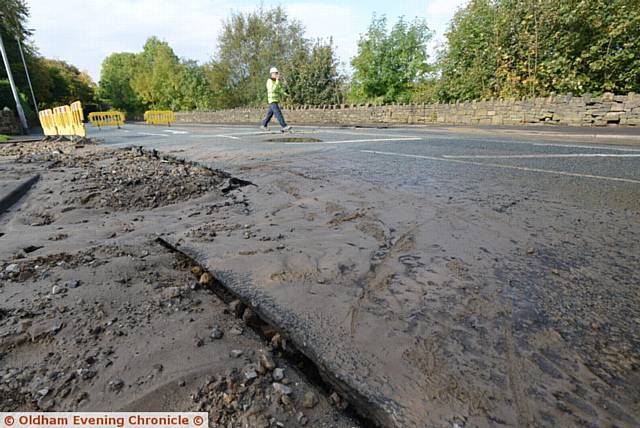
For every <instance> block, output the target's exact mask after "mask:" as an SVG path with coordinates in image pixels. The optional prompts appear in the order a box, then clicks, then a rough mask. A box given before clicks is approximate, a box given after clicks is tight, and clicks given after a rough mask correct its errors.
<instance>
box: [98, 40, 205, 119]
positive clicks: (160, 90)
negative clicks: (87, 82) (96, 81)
mask: <svg viewBox="0 0 640 428" xmlns="http://www.w3.org/2000/svg"><path fill="white" fill-rule="evenodd" d="M98 93H99V98H100V100H101V101H102V102H103V103H104V104H106V105H107V106H109V107H110V108H114V109H117V110H124V111H126V112H128V113H130V114H135V115H139V114H141V113H142V112H143V111H144V110H147V109H154V110H194V109H206V108H210V106H211V99H212V92H211V91H210V89H209V86H208V82H207V77H206V74H205V70H204V69H203V67H201V66H199V65H198V64H197V63H195V62H193V61H181V60H180V59H179V58H178V57H177V56H176V54H175V53H174V52H173V49H171V47H170V46H169V44H168V43H167V42H164V41H161V40H159V39H158V38H156V37H150V38H149V39H148V40H147V42H146V43H145V45H144V47H143V49H142V52H140V53H138V54H133V53H114V54H111V55H109V56H108V57H107V58H106V59H105V60H104V62H103V63H102V69H101V72H100V89H99V92H98Z"/></svg>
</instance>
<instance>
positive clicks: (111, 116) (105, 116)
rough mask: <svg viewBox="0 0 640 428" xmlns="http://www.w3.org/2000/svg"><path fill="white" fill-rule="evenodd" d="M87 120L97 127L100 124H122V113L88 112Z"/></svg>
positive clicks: (118, 125)
mask: <svg viewBox="0 0 640 428" xmlns="http://www.w3.org/2000/svg"><path fill="white" fill-rule="evenodd" d="M88 119H89V122H91V124H92V125H93V126H97V127H98V128H99V127H101V126H117V127H118V128H120V125H124V113H122V112H121V111H95V112H93V113H89V117H88Z"/></svg>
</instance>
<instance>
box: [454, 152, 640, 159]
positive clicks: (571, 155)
mask: <svg viewBox="0 0 640 428" xmlns="http://www.w3.org/2000/svg"><path fill="white" fill-rule="evenodd" d="M442 157H443V158H447V159H547V158H639V157H640V153H539V154H535V155H459V156H458V155H443V156H442Z"/></svg>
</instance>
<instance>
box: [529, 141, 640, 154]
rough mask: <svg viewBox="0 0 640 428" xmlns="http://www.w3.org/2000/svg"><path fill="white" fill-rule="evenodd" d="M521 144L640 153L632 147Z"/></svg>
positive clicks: (639, 150)
mask: <svg viewBox="0 0 640 428" xmlns="http://www.w3.org/2000/svg"><path fill="white" fill-rule="evenodd" d="M519 144H530V145H532V146H541V147H571V148H576V149H596V150H615V151H619V152H640V149H634V148H630V147H620V146H618V147H614V146H601V145H598V146H594V145H590V144H589V145H587V144H553V143H531V142H528V141H525V142H521V143H519Z"/></svg>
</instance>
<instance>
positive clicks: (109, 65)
mask: <svg viewBox="0 0 640 428" xmlns="http://www.w3.org/2000/svg"><path fill="white" fill-rule="evenodd" d="M135 73H136V54H133V53H128V52H124V53H113V54H111V55H109V56H108V57H107V58H105V60H104V61H103V62H102V68H101V70H100V86H99V88H98V99H99V100H100V101H101V102H102V103H104V104H106V105H107V106H109V107H110V108H112V109H114V110H119V111H126V112H128V113H131V114H141V113H143V112H144V104H143V103H142V100H141V99H140V97H139V96H138V94H137V93H136V92H135V91H134V90H133V88H132V86H131V80H132V79H133V77H134V76H135Z"/></svg>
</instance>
